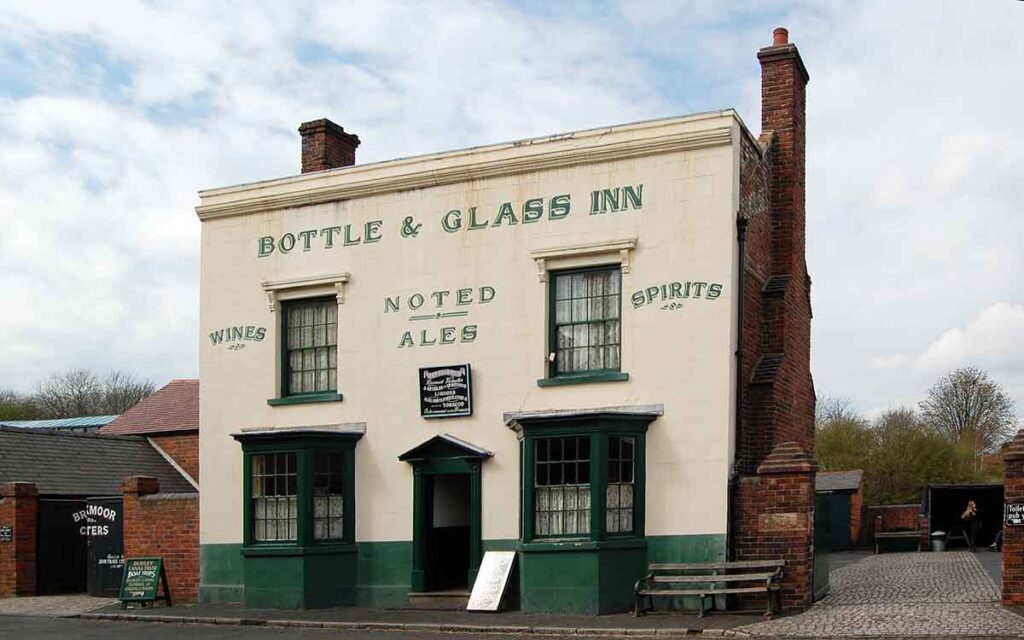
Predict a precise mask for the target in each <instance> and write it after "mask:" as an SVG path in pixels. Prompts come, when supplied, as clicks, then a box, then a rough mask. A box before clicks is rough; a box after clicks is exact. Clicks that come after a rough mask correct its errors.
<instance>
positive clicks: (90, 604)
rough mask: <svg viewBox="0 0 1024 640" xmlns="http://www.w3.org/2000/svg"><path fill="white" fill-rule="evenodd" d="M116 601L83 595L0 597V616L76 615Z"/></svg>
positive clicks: (114, 599)
mask: <svg viewBox="0 0 1024 640" xmlns="http://www.w3.org/2000/svg"><path fill="white" fill-rule="evenodd" d="M115 603H117V599H116V598H92V597H90V596H85V595H70V596H36V597H33V598H0V616H77V615H80V614H83V613H86V612H87V611H95V610H96V609H99V608H101V607H107V606H110V605H112V604H115Z"/></svg>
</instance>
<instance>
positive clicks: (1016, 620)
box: [734, 552, 1024, 638]
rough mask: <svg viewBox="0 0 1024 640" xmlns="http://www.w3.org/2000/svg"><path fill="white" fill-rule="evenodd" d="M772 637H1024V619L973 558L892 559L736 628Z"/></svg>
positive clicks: (878, 558) (840, 576)
mask: <svg viewBox="0 0 1024 640" xmlns="http://www.w3.org/2000/svg"><path fill="white" fill-rule="evenodd" d="M734 631H735V632H738V633H736V635H744V634H748V635H751V636H757V637H770V638H828V637H904V638H916V637H942V638H965V637H971V636H975V637H988V638H995V637H1005V638H1024V618H1022V617H1020V616H1018V615H1016V614H1015V613H1012V612H1010V611H1007V610H1006V609H1003V608H1002V607H1001V606H1000V605H999V587H998V586H997V585H996V584H995V583H994V582H993V581H992V578H990V577H989V575H988V574H987V573H986V572H985V570H984V569H983V568H982V566H981V563H979V562H978V560H977V558H975V557H974V554H971V553H968V552H949V553H887V554H881V555H875V556H867V557H865V558H864V559H863V560H861V561H859V562H855V563H853V564H850V565H847V566H844V567H841V568H838V569H836V570H834V571H833V572H832V574H831V589H830V593H829V595H828V596H827V597H825V598H824V599H823V600H822V601H821V602H819V603H818V604H816V605H815V606H814V607H812V608H811V609H810V611H808V612H806V613H803V614H800V615H796V616H790V617H788V618H780V619H778V620H772V621H769V622H762V623H758V624H753V625H747V626H744V627H740V628H738V629H736V630H734Z"/></svg>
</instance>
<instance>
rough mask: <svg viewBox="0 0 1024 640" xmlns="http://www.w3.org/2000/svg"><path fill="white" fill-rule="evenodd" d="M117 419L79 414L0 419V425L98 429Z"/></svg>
mask: <svg viewBox="0 0 1024 640" xmlns="http://www.w3.org/2000/svg"><path fill="white" fill-rule="evenodd" d="M115 419H117V414H116V413H115V414H114V415H112V416H80V417H78V418H52V419H50V420H0V427H21V428H22V429H87V428H95V429H98V428H100V427H102V426H104V425H107V424H110V422H112V421H113V420H115Z"/></svg>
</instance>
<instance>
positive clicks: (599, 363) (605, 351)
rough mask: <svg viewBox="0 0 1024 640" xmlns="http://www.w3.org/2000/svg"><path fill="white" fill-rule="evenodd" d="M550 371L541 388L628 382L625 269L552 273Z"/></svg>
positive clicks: (617, 267)
mask: <svg viewBox="0 0 1024 640" xmlns="http://www.w3.org/2000/svg"><path fill="white" fill-rule="evenodd" d="M548 282H549V285H548V372H547V378H544V379H541V380H538V384H539V385H540V386H542V387H543V386H551V385H559V384H569V383H574V382H608V381H614V380H628V379H629V375H628V374H626V373H623V372H622V267H621V266H620V265H603V266H595V267H586V268H581V269H565V270H557V271H551V272H549V275H548Z"/></svg>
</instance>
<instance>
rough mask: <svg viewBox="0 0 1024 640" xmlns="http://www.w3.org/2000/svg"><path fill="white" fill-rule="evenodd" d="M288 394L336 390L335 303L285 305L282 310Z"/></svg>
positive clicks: (336, 342) (336, 313)
mask: <svg viewBox="0 0 1024 640" xmlns="http://www.w3.org/2000/svg"><path fill="white" fill-rule="evenodd" d="M285 309H286V311H285V314H286V315H285V330H286V332H287V336H286V338H287V343H286V349H285V351H286V353H285V359H286V362H287V365H288V367H287V372H286V374H285V375H286V381H287V385H288V394H290V395H294V394H299V393H316V392H318V391H336V390H337V389H338V304H337V301H336V300H318V301H314V302H301V303H298V302H296V303H288V304H287V305H286V307H285Z"/></svg>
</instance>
